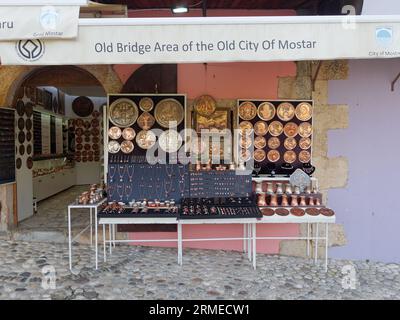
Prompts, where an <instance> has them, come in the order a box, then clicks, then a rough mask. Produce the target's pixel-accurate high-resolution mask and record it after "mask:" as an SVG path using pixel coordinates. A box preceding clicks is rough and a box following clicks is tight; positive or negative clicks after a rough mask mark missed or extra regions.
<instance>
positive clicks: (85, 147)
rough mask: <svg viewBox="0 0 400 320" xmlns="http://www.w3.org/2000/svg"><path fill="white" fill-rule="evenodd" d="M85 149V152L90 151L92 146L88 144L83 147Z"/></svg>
mask: <svg viewBox="0 0 400 320" xmlns="http://www.w3.org/2000/svg"><path fill="white" fill-rule="evenodd" d="M83 148H84V149H85V150H90V149H91V146H90V144H88V143H86V144H85V145H84V146H83Z"/></svg>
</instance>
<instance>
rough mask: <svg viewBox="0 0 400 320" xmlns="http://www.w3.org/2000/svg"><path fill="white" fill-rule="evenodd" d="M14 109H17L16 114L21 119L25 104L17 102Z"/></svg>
mask: <svg viewBox="0 0 400 320" xmlns="http://www.w3.org/2000/svg"><path fill="white" fill-rule="evenodd" d="M16 109H17V114H18V115H19V116H20V117H22V116H23V115H24V113H25V104H24V102H23V101H22V100H18V101H17V105H16Z"/></svg>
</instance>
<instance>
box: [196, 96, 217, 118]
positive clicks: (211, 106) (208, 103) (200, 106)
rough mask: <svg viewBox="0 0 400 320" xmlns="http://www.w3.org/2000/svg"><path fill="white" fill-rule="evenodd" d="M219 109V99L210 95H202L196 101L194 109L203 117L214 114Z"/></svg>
mask: <svg viewBox="0 0 400 320" xmlns="http://www.w3.org/2000/svg"><path fill="white" fill-rule="evenodd" d="M216 109H217V101H215V99H214V98H213V97H211V96H210V95H202V96H200V97H198V98H196V100H195V101H194V110H195V111H196V112H197V113H198V114H199V115H201V116H203V117H208V116H210V115H212V114H213V113H214V112H215V110H216Z"/></svg>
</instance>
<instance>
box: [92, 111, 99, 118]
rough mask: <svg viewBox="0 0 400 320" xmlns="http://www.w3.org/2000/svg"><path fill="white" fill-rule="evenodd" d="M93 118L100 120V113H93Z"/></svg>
mask: <svg viewBox="0 0 400 320" xmlns="http://www.w3.org/2000/svg"><path fill="white" fill-rule="evenodd" d="M92 116H93V117H95V118H98V117H100V112H99V111H97V110H95V111H93V112H92Z"/></svg>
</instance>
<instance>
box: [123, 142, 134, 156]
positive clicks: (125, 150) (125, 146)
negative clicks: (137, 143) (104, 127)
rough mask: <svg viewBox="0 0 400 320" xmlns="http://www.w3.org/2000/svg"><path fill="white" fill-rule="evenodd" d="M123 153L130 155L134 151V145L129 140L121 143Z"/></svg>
mask: <svg viewBox="0 0 400 320" xmlns="http://www.w3.org/2000/svg"><path fill="white" fill-rule="evenodd" d="M121 151H122V152H123V153H125V154H129V153H131V152H132V151H133V143H132V141H129V140H124V141H122V143H121Z"/></svg>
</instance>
